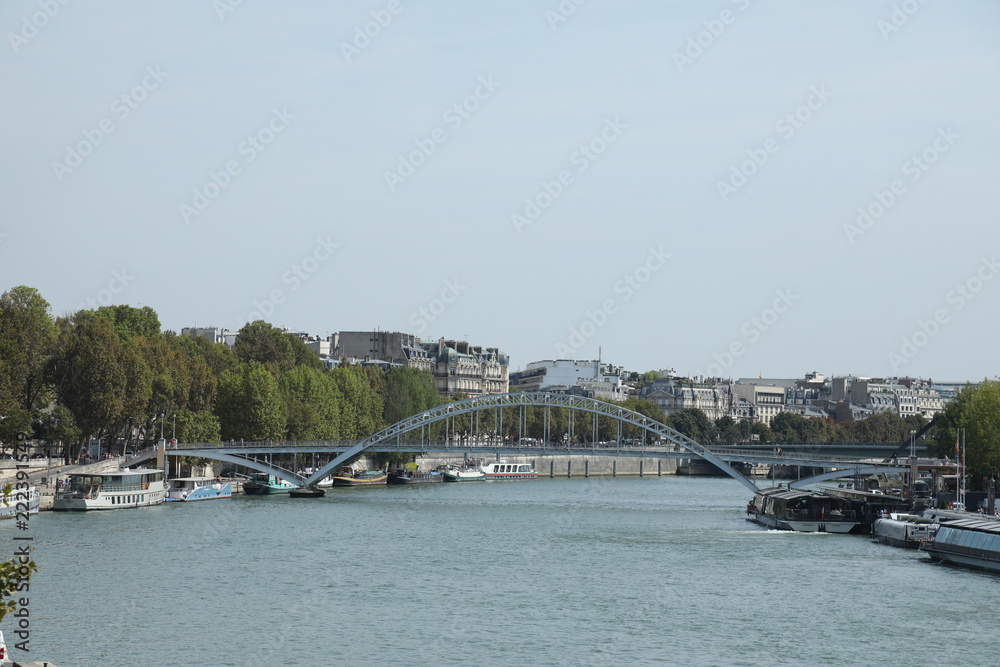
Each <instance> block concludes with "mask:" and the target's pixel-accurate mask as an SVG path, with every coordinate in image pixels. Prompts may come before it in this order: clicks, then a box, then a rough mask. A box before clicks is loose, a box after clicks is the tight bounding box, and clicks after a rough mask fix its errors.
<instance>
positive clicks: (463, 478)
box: [441, 466, 486, 482]
mask: <svg viewBox="0 0 1000 667" xmlns="http://www.w3.org/2000/svg"><path fill="white" fill-rule="evenodd" d="M441 474H442V475H443V476H444V481H446V482H481V481H483V480H485V479H486V473H484V472H483V471H482V470H480V469H479V468H476V467H474V466H466V467H464V468H456V467H454V466H449V467H448V468H446V469H445V470H443V471H442V472H441Z"/></svg>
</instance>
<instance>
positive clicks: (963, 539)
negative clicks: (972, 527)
mask: <svg viewBox="0 0 1000 667" xmlns="http://www.w3.org/2000/svg"><path fill="white" fill-rule="evenodd" d="M971 541H972V533H970V532H969V531H967V530H962V531H959V535H958V541H957V544H958V546H960V547H967V546H969V543H970V542H971Z"/></svg>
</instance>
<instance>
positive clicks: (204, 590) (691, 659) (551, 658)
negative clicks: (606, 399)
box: [0, 477, 1000, 667]
mask: <svg viewBox="0 0 1000 667" xmlns="http://www.w3.org/2000/svg"><path fill="white" fill-rule="evenodd" d="M748 499H749V494H748V492H747V491H746V490H745V489H744V488H743V487H742V486H740V485H739V484H737V483H736V482H734V481H732V480H728V479H710V478H679V477H662V478H657V477H646V478H642V479H638V478H627V479H626V478H617V479H604V478H590V479H582V478H574V479H555V480H551V479H539V480H533V481H528V480H521V481H511V482H501V481H497V482H484V483H468V484H437V485H431V486H424V487H391V486H390V487H383V488H368V489H335V490H333V492H332V493H329V494H328V496H327V497H326V498H323V499H321V500H296V499H291V498H287V497H285V498H282V497H270V498H268V497H264V498H261V497H245V496H241V497H237V498H233V499H231V500H224V501H212V502H203V503H193V504H181V503H172V504H169V505H164V506H161V507H156V508H151V509H145V510H121V511H113V512H103V513H100V512H98V513H88V514H65V513H53V512H46V513H43V514H41V515H38V516H35V517H32V520H31V531H30V533H31V534H32V535H33V536H34V537H35V545H36V551H35V557H36V560H37V562H38V564H39V568H40V571H39V573H38V574H37V575H36V576H35V580H34V582H33V583H32V590H31V597H30V612H31V624H32V625H31V644H30V645H31V653H30V655H24V654H20V655H19V654H17V653H15V657H20V658H24V659H27V658H30V659H35V660H39V659H47V660H50V661H52V662H54V663H55V664H57V665H59V667H74V666H76V665H129V666H134V665H234V666H235V665H238V666H243V665H272V664H294V665H331V664H358V665H365V664H376V663H386V664H388V663H392V664H414V665H416V664H431V663H440V664H454V665H479V664H491V665H525V664H530V665H587V664H593V665H597V664H614V665H621V664H684V665H768V666H770V667H773V666H775V665H878V664H884V665H900V664H907V665H939V664H968V665H993V664H996V663H997V641H996V639H995V636H994V634H995V632H996V629H997V628H1000V577H997V576H993V575H989V574H981V573H976V572H971V571H965V570H959V569H953V568H948V567H943V566H937V565H932V564H929V563H928V562H926V561H925V560H924V559H925V558H926V557H925V556H923V555H922V554H919V553H917V552H913V551H904V550H901V549H893V548H891V547H886V546H882V545H877V544H873V543H872V542H870V541H869V539H868V538H866V537H855V536H838V535H826V534H819V535H806V534H795V533H782V532H776V531H767V530H764V529H762V528H759V527H756V526H754V525H753V524H749V523H747V522H746V521H745V520H744V514H743V508H744V507H745V506H746V503H747V500H748ZM5 523H6V524H9V523H10V522H5ZM14 534H15V533H14V530H13V526H7V525H4V526H2V530H0V539H6V540H7V542H8V544H9V545H13V544H14V542H13V540H12V538H13V537H14ZM5 535H6V537H4V536H5ZM13 550H14V547H13V546H11V547H10V551H11V552H13ZM11 628H12V623H11V619H10V618H9V617H8V619H7V620H5V621H4V624H3V628H2V629H3V630H4V631H5V634H6V635H7V641H8V643H9V644H13V642H12V641H11V632H12V629H11Z"/></svg>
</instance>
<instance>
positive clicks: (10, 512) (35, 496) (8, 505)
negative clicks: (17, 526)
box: [0, 486, 42, 519]
mask: <svg viewBox="0 0 1000 667" xmlns="http://www.w3.org/2000/svg"><path fill="white" fill-rule="evenodd" d="M41 504H42V493H41V492H40V491H39V490H38V489H37V488H36V487H34V486H29V487H28V488H26V489H20V490H17V491H11V492H10V493H8V494H7V495H5V496H4V498H3V502H2V503H0V519H11V518H13V517H15V516H17V515H18V514H22V515H23V514H38V507H39V506H40V505H41Z"/></svg>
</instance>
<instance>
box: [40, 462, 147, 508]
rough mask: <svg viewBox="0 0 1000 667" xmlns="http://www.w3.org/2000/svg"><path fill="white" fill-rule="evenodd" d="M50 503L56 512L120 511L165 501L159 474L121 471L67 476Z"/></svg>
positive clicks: (138, 469) (144, 470)
mask: <svg viewBox="0 0 1000 667" xmlns="http://www.w3.org/2000/svg"><path fill="white" fill-rule="evenodd" d="M68 477H69V480H68V481H67V483H66V484H65V485H64V486H63V487H62V488H61V489H59V490H58V491H56V496H55V499H54V500H53V503H52V509H53V510H55V511H83V510H120V509H128V508H130V507H150V506H152V505H160V504H161V503H163V501H164V499H165V498H166V497H167V487H166V485H165V484H164V481H163V471H162V470H148V469H146V468H136V469H135V470H128V469H121V470H117V471H115V472H97V473H80V474H70V475H68Z"/></svg>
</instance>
